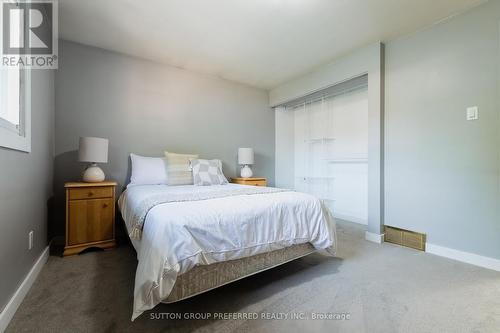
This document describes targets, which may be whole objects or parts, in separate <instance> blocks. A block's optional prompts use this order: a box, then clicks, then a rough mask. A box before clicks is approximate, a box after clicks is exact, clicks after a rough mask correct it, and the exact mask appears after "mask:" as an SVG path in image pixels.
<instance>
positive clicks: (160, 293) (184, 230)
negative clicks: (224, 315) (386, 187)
mask: <svg viewBox="0 0 500 333" xmlns="http://www.w3.org/2000/svg"><path fill="white" fill-rule="evenodd" d="M118 205H119V208H120V211H121V214H122V217H123V220H124V221H125V225H126V228H127V231H128V233H129V236H130V239H131V242H132V244H133V246H134V248H135V250H136V252H137V259H138V266H137V272H136V277H135V288H134V310H133V314H132V320H134V319H135V318H137V317H138V316H140V315H141V314H142V313H143V312H144V311H146V310H149V309H152V308H153V307H155V306H156V305H157V304H159V303H160V302H165V303H171V302H176V301H179V300H182V299H185V298H188V297H192V296H194V295H198V294H200V293H203V292H205V291H208V290H211V289H214V288H216V287H219V286H221V285H224V284H227V283H230V282H233V281H236V280H238V279H241V278H243V277H246V276H249V275H252V274H255V273H258V272H261V271H263V270H266V269H269V268H272V267H275V266H278V265H281V264H283V263H286V262H289V261H291V260H295V259H297V258H300V257H303V256H305V255H308V254H311V253H313V252H315V251H318V250H325V251H324V252H325V253H327V254H329V255H334V254H335V249H336V233H335V222H334V219H333V217H332V215H331V213H330V212H329V210H328V209H327V208H326V207H325V206H324V205H323V203H322V202H321V201H320V200H318V199H317V198H315V197H313V196H310V195H308V194H304V193H298V192H293V191H288V190H280V189H276V188H271V187H256V186H246V185H236V184H227V185H212V186H194V185H183V186H167V185H137V186H129V187H128V188H127V190H125V191H124V192H123V193H122V195H121V196H120V198H119V200H118Z"/></svg>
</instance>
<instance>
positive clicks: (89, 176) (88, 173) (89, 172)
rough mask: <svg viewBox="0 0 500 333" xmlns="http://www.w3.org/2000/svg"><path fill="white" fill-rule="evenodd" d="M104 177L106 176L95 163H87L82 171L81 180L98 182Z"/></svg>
mask: <svg viewBox="0 0 500 333" xmlns="http://www.w3.org/2000/svg"><path fill="white" fill-rule="evenodd" d="M104 179H106V176H105V175H104V172H103V171H102V169H101V168H99V167H98V166H97V164H96V163H92V164H91V165H89V166H88V167H87V169H85V172H84V173H83V181H84V182H86V183H100V182H103V181H104Z"/></svg>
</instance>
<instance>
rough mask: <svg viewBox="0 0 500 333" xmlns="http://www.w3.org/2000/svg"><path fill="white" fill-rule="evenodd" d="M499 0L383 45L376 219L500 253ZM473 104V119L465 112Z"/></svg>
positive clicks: (443, 241) (435, 240)
mask: <svg viewBox="0 0 500 333" xmlns="http://www.w3.org/2000/svg"><path fill="white" fill-rule="evenodd" d="M499 20H500V1H499V0H491V1H489V2H488V3H486V4H485V5H482V6H480V7H478V8H476V9H474V10H472V11H471V12H468V13H466V14H463V15H461V16H457V17H455V18H453V19H451V20H449V21H447V22H445V23H442V24H439V25H436V26H434V27H432V28H431V29H428V30H425V31H421V32H419V33H416V34H414V35H412V36H409V37H407V38H403V39H399V40H396V41H393V42H390V43H388V44H386V108H385V111H386V112H385V115H386V123H385V124H386V132H385V133H386V148H385V153H386V160H385V167H386V175H385V177H386V187H385V188H386V209H385V222H386V224H388V225H393V226H397V227H402V228H408V229H412V230H416V231H421V232H424V233H427V235H428V242H429V243H432V244H436V245H441V246H445V247H449V248H453V249H458V250H462V251H466V252H472V253H476V254H479V255H484V256H489V257H494V258H500V214H499V209H500V196H499V177H500V165H499V153H500V146H499V140H500V120H499V113H500V110H499V108H500V105H499V99H500V86H499V71H500V69H499V65H500V54H499V40H500V36H499ZM473 105H477V106H479V120H476V121H466V120H465V109H466V108H467V107H468V106H473Z"/></svg>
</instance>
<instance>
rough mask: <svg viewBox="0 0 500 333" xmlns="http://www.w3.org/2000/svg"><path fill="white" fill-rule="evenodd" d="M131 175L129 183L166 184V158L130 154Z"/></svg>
mask: <svg viewBox="0 0 500 333" xmlns="http://www.w3.org/2000/svg"><path fill="white" fill-rule="evenodd" d="M130 159H131V160H132V176H131V177H130V185H161V184H168V173H167V160H166V159H165V158H162V157H144V156H139V155H135V154H130Z"/></svg>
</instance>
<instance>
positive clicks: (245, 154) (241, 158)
mask: <svg viewBox="0 0 500 333" xmlns="http://www.w3.org/2000/svg"><path fill="white" fill-rule="evenodd" d="M253 162H254V156H253V148H239V149H238V164H240V165H251V164H253Z"/></svg>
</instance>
